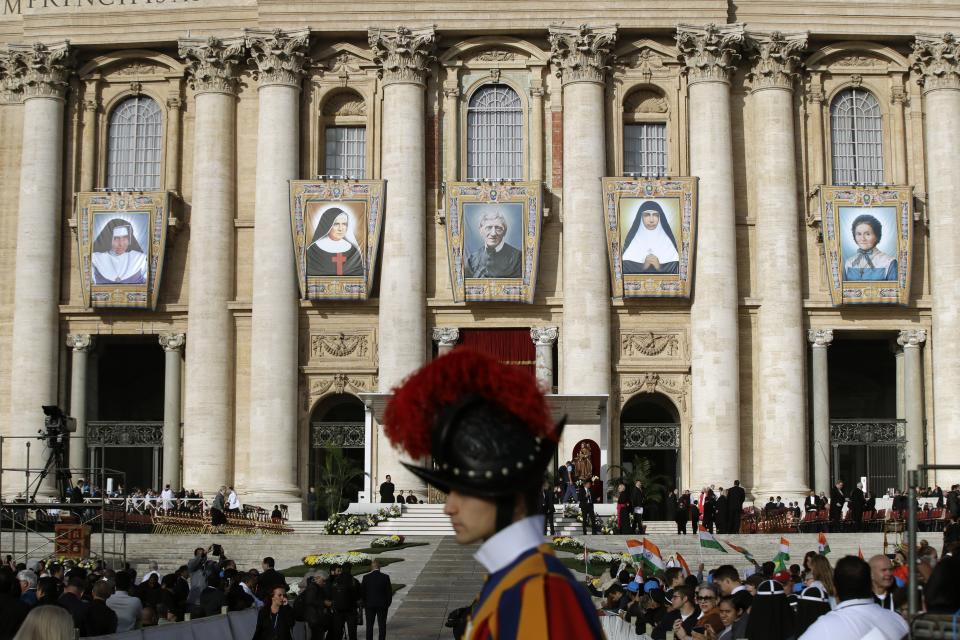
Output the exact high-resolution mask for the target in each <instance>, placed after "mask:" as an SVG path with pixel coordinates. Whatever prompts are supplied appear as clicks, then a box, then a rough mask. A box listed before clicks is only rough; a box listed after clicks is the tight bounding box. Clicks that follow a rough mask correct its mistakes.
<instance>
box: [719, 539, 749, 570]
mask: <svg viewBox="0 0 960 640" xmlns="http://www.w3.org/2000/svg"><path fill="white" fill-rule="evenodd" d="M724 542H725V543H726V544H727V546H728V547H730V548H731V549H733V550H734V551H736V552H737V553H739V554H741V555H742V556H743V557H744V558H746V559H747V560H749V561H750V562H752V563H753V564H757V561H756V560H754V559H753V554H752V553H750V552H749V551H747V550H746V549H744V548H743V547H738V546H737V545H735V544H733V543H732V542H730V541H729V540H724Z"/></svg>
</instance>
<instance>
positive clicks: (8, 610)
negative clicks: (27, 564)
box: [0, 567, 117, 638]
mask: <svg viewBox="0 0 960 640" xmlns="http://www.w3.org/2000/svg"><path fill="white" fill-rule="evenodd" d="M29 613H30V606H29V605H27V604H26V603H24V602H21V601H20V596H19V585H18V584H17V580H16V576H15V575H14V573H13V571H11V570H10V568H9V567H0V638H12V637H14V636H15V635H16V634H17V631H18V630H19V629H20V625H22V624H23V621H24V620H25V619H26V617H27V614H29ZM113 628H114V631H116V628H117V627H116V625H114V627H113Z"/></svg>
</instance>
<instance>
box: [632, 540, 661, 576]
mask: <svg viewBox="0 0 960 640" xmlns="http://www.w3.org/2000/svg"><path fill="white" fill-rule="evenodd" d="M627 550H628V551H629V552H630V555H631V556H633V559H634V560H636V561H637V562H638V563H640V564H641V566H642V567H643V569H644V572H643V573H644V575H653V574H655V573H658V572H661V571H663V569H664V566H665V565H664V562H663V555H661V553H660V548H659V547H657V545H655V544H653V542H651V541H650V539H649V538H644V539H643V541H640V540H627Z"/></svg>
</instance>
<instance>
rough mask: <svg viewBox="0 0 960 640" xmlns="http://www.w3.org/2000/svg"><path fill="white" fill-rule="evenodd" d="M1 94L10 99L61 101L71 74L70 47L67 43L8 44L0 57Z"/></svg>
mask: <svg viewBox="0 0 960 640" xmlns="http://www.w3.org/2000/svg"><path fill="white" fill-rule="evenodd" d="M0 60H2V63H0V67H2V70H3V71H2V73H3V93H4V94H7V93H9V94H10V95H11V97H15V96H16V95H18V94H19V95H20V96H22V98H23V99H24V100H29V99H30V98H55V99H58V100H63V99H64V98H65V97H66V95H67V89H68V88H69V87H70V82H69V81H70V74H71V73H73V66H74V58H73V48H72V47H71V46H70V42H69V41H68V40H64V41H62V42H56V43H52V44H44V43H42V42H34V43H33V44H11V45H7V50H6V51H5V52H3V55H2V57H0Z"/></svg>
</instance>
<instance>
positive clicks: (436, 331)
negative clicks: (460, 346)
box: [433, 327, 460, 347]
mask: <svg viewBox="0 0 960 640" xmlns="http://www.w3.org/2000/svg"><path fill="white" fill-rule="evenodd" d="M458 340H460V329H458V328H457V327H434V328H433V341H434V342H436V343H437V344H439V345H440V346H441V347H454V346H456V344H457V341H458Z"/></svg>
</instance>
